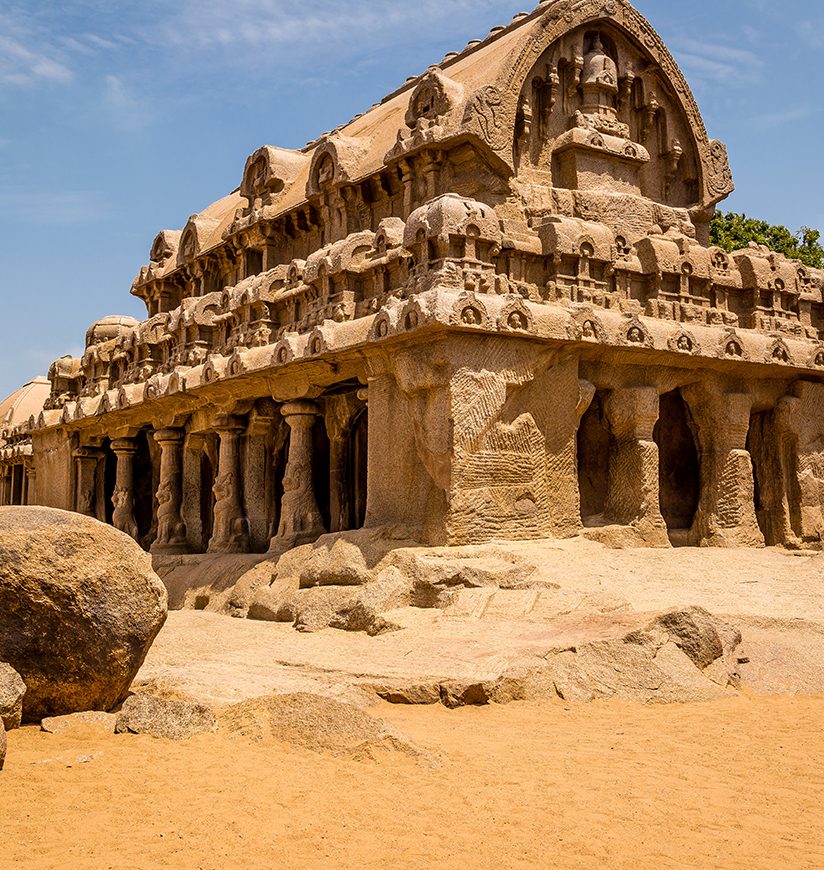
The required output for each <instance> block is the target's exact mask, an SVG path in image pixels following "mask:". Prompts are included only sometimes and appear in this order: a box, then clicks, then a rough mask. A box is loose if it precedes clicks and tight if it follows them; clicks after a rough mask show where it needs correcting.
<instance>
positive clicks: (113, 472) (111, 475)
mask: <svg viewBox="0 0 824 870" xmlns="http://www.w3.org/2000/svg"><path fill="white" fill-rule="evenodd" d="M102 471H103V520H104V522H107V523H108V524H109V525H111V524H112V520H113V519H114V490H115V487H116V486H117V456H116V455H115V452H114V450H112V442H111V441H110V440H109V439H108V438H106V439H105V440H104V441H103V469H102Z"/></svg>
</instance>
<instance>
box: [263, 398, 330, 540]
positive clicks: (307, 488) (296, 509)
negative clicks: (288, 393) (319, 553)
mask: <svg viewBox="0 0 824 870" xmlns="http://www.w3.org/2000/svg"><path fill="white" fill-rule="evenodd" d="M281 413H282V414H283V416H284V418H285V419H286V422H287V424H288V425H289V429H290V436H289V459H288V461H287V463H286V473H285V474H284V477H283V499H282V501H281V507H280V525H279V527H278V533H277V535H276V537H274V538H273V539H272V543H271V546H270V548H269V549H270V550H271V551H276V550H285V549H289V548H291V547H295V546H297V545H298V544H305V543H307V542H309V541H314V540H316V539H317V538H319V537H320V536H321V535H322V534H324V533H325V531H326V529H325V528H324V527H323V520H322V518H321V515H320V510H319V509H318V503H317V500H316V498H315V487H314V483H313V480H312V426H313V425H314V423H315V417H316V416H317V413H318V409H317V406H316V405H315V403H314V402H309V401H299V402H289V403H287V404H286V405H284V406H283V407H282V408H281Z"/></svg>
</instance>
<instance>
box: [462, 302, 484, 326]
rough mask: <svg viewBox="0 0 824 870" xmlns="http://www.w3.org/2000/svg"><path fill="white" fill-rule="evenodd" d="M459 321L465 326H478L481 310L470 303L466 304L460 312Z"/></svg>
mask: <svg viewBox="0 0 824 870" xmlns="http://www.w3.org/2000/svg"><path fill="white" fill-rule="evenodd" d="M461 322H462V323H465V324H466V325H467V326H478V325H480V323H481V312H480V311H478V309H477V308H473V307H472V306H471V305H467V306H466V308H464V310H463V311H462V312H461Z"/></svg>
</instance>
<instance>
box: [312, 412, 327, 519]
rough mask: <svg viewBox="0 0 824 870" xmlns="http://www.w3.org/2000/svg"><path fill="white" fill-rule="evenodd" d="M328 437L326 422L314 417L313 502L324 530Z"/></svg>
mask: <svg viewBox="0 0 824 870" xmlns="http://www.w3.org/2000/svg"><path fill="white" fill-rule="evenodd" d="M329 448H330V445H329V436H328V435H327V434H326V422H325V421H324V419H323V417H320V416H319V417H316V418H315V424H314V426H313V427H312V478H313V482H314V486H315V500H316V501H317V503H318V510H319V511H320V515H321V518H322V519H323V526H324V528H326V529H328V528H329V524H330V522H329V521H330V516H331V511H330V488H329V464H330V463H329V458H330V457H329Z"/></svg>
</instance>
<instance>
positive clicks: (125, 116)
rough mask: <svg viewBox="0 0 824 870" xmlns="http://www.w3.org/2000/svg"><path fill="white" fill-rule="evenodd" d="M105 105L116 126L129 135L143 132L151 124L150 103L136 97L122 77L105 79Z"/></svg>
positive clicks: (107, 77)
mask: <svg viewBox="0 0 824 870" xmlns="http://www.w3.org/2000/svg"><path fill="white" fill-rule="evenodd" d="M103 105H104V106H106V108H107V109H108V110H109V113H110V115H111V118H112V122H113V123H114V125H115V126H116V127H117V128H118V129H120V130H123V131H125V132H127V133H133V132H136V131H138V130H143V129H144V128H145V127H146V126H147V125H148V124H149V123H150V122H151V110H150V108H149V105H148V103H146V102H145V101H144V100H142V99H140V98H138V97H136V96H135V95H134V94H133V93H132V92H131V90H130V89H129V88H128V87H127V85H126V83H125V82H124V81H123V79H122V78H121V77H120V76H116V75H112V74H109V75H106V76H104V77H103Z"/></svg>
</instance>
